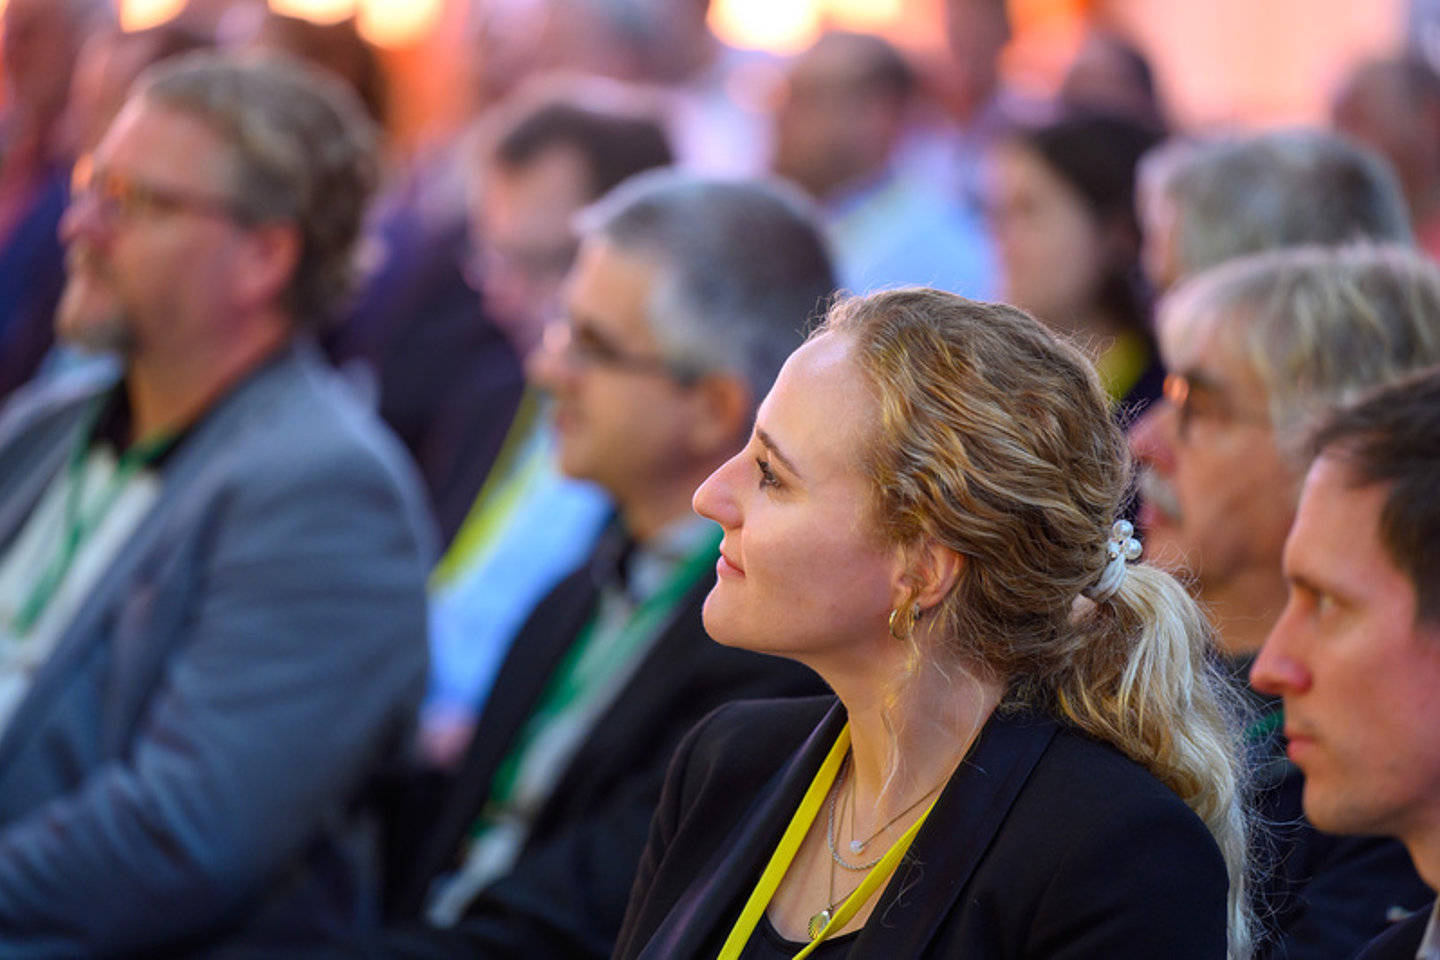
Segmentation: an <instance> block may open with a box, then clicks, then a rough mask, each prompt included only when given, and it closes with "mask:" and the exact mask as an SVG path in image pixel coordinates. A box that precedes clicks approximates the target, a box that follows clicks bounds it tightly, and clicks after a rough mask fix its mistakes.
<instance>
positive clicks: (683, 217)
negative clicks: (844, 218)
mask: <svg viewBox="0 0 1440 960" xmlns="http://www.w3.org/2000/svg"><path fill="white" fill-rule="evenodd" d="M578 225H579V228H580V233H581V236H582V237H583V238H591V237H595V238H600V239H603V240H605V241H607V242H609V243H611V244H614V245H615V247H617V248H618V249H621V250H624V251H626V252H627V253H630V254H634V255H636V256H640V257H643V258H645V259H647V260H649V261H650V262H652V263H654V264H655V265H656V266H657V267H658V268H659V279H658V281H657V283H656V284H655V289H654V291H653V292H652V295H651V298H650V304H649V308H648V310H649V316H648V317H647V320H648V322H649V325H650V330H651V333H652V334H654V336H655V339H656V342H657V343H658V344H659V345H660V349H661V351H662V352H663V354H664V355H665V357H666V359H667V360H669V362H670V364H671V365H672V367H674V368H675V369H677V370H679V371H681V372H684V373H687V374H690V375H695V376H699V375H703V374H706V373H715V372H723V373H730V374H734V375H738V376H740V377H742V378H744V380H745V381H746V382H747V383H748V384H749V385H750V388H751V390H752V391H753V393H754V398H755V402H757V403H758V402H759V399H760V398H761V397H762V396H764V395H765V393H766V392H767V391H768V390H769V389H770V385H771V384H772V383H773V382H774V380H775V375H776V374H777V373H778V372H779V370H780V367H781V365H782V364H783V363H784V362H785V358H786V357H788V356H789V355H790V354H791V352H792V351H794V350H795V348H796V347H798V346H799V345H800V343H801V340H802V338H803V337H804V334H805V331H806V329H807V328H808V326H809V325H810V322H811V321H812V320H813V319H817V318H818V317H819V316H820V314H821V313H823V311H824V309H825V307H826V306H827V302H828V300H829V297H830V295H831V293H832V292H833V291H834V289H835V274H834V269H833V267H832V265H831V260H830V256H829V252H828V250H827V248H826V245H825V241H824V239H823V237H822V232H821V227H820V225H819V220H818V219H817V216H816V214H815V211H814V208H813V206H812V205H811V204H810V202H809V201H808V200H806V199H805V198H804V197H803V196H801V195H800V194H799V193H798V192H797V191H795V190H794V189H793V188H789V187H786V186H784V185H782V184H779V183H775V182H768V181H758V180H750V181H743V180H715V179H707V178H701V177H697V176H695V175H693V174H688V173H684V172H681V171H677V170H655V171H650V172H647V173H642V174H640V175H638V176H635V177H632V178H630V179H629V180H627V181H625V182H624V183H622V184H620V186H619V187H617V188H616V189H615V190H613V191H611V192H610V193H609V194H607V195H606V196H605V197H603V198H602V199H601V200H600V201H599V202H597V203H596V204H594V205H593V206H591V207H588V208H587V209H585V210H584V211H582V212H581V214H580V216H579V222H578Z"/></svg>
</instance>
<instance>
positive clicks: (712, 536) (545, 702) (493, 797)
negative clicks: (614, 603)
mask: <svg viewBox="0 0 1440 960" xmlns="http://www.w3.org/2000/svg"><path fill="white" fill-rule="evenodd" d="M719 546H720V530H719V529H718V528H717V529H716V530H714V531H713V532H708V533H707V534H706V536H705V539H704V542H702V543H700V544H699V545H698V546H696V547H695V548H694V549H693V550H691V552H690V553H688V554H687V555H686V556H685V558H684V559H683V560H681V561H680V563H679V564H678V565H677V566H676V568H675V570H674V571H673V572H672V573H671V574H670V576H669V577H668V578H667V579H666V580H665V582H664V583H662V584H661V585H660V587H659V588H658V589H657V590H656V591H655V592H654V593H652V594H651V595H650V596H648V597H646V598H645V599H644V600H642V601H641V602H640V605H639V606H637V607H636V608H635V610H634V612H633V613H631V614H630V616H629V617H628V618H627V619H626V620H625V623H624V624H623V626H621V627H620V628H619V629H620V641H621V642H619V643H617V644H615V645H614V647H613V648H612V649H610V650H608V651H606V655H605V656H604V657H602V658H601V660H600V662H598V663H597V662H596V660H595V657H594V655H593V652H592V647H593V645H594V643H595V642H596V641H597V639H598V636H597V629H598V614H592V615H591V617H590V619H589V620H588V621H586V623H585V626H584V627H582V628H581V630H580V633H579V634H578V635H577V636H576V638H575V642H574V643H573V644H571V646H570V649H569V650H568V651H567V652H566V654H565V656H564V658H563V659H562V660H561V662H560V665H559V667H558V668H557V669H556V671H555V673H554V675H553V676H552V677H551V678H550V681H549V682H548V683H547V684H546V685H545V690H544V693H542V694H541V696H540V700H539V701H538V704H537V706H536V707H535V711H534V712H533V713H532V714H531V715H530V718H529V719H528V720H527V721H526V722H525V726H524V728H523V729H522V731H521V734H520V737H519V738H518V741H517V743H516V745H515V746H514V747H513V748H511V750H510V751H509V752H508V753H507V754H506V755H505V758H504V760H502V761H501V762H500V765H499V767H497V768H496V771H495V779H494V782H493V784H494V785H493V786H492V788H491V792H490V801H489V803H487V804H486V808H487V810H494V809H497V808H498V809H504V808H506V807H507V806H509V805H510V803H511V801H512V800H513V799H514V796H515V791H516V787H517V785H518V783H519V781H520V771H521V769H522V768H523V766H524V762H525V757H526V755H527V754H528V753H529V752H530V748H531V747H532V746H533V745H534V743H535V741H536V739H537V738H538V737H539V736H540V735H541V733H542V732H543V731H544V729H545V728H546V727H547V726H548V725H549V724H550V722H551V721H553V720H554V719H555V717H556V716H558V715H559V714H561V713H563V712H564V711H565V710H566V709H567V708H568V707H569V706H570V705H571V704H573V703H575V702H576V701H577V700H579V699H580V698H581V697H582V696H583V695H584V694H585V692H586V691H587V690H588V689H589V688H590V687H592V686H593V685H594V684H596V683H598V682H601V681H603V680H604V679H605V678H607V677H608V676H610V674H611V673H613V672H614V671H615V670H616V669H618V668H619V667H620V666H621V665H623V664H624V662H625V661H626V660H627V659H628V657H629V656H630V654H631V653H632V652H633V651H634V650H635V648H636V647H637V646H639V645H640V644H641V643H643V642H644V641H646V640H647V639H649V638H650V636H651V635H652V634H653V633H654V632H655V631H656V630H657V629H658V628H659V626H660V624H661V622H662V621H663V619H664V617H665V616H666V615H667V614H669V613H670V612H671V611H672V610H673V609H674V608H675V605H676V604H677V603H679V602H680V600H681V599H682V598H683V597H684V596H685V594H686V593H688V592H689V591H690V588H691V587H693V586H694V585H695V584H696V582H698V581H699V579H700V577H701V575H703V574H704V573H705V572H706V571H707V570H711V569H713V568H714V566H715V558H716V556H717V553H716V551H717V550H718V549H719ZM490 825H491V821H490V819H489V817H488V816H487V815H486V814H485V813H484V812H482V814H481V816H480V817H479V818H477V820H476V822H475V824H474V826H473V827H472V829H471V836H472V837H475V836H479V835H480V834H483V833H484V832H485V830H486V829H487V828H488V827H489V826H490Z"/></svg>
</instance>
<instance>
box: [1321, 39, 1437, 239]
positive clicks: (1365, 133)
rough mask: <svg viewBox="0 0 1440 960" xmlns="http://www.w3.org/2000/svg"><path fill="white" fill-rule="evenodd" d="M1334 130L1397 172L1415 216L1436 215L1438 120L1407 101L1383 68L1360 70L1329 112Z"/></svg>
mask: <svg viewBox="0 0 1440 960" xmlns="http://www.w3.org/2000/svg"><path fill="white" fill-rule="evenodd" d="M1331 118H1332V120H1333V121H1334V124H1335V129H1337V130H1338V131H1340V132H1341V133H1343V134H1345V135H1346V136H1348V137H1350V138H1352V139H1354V140H1355V141H1357V142H1359V143H1362V144H1364V145H1366V146H1368V147H1371V148H1372V149H1374V150H1375V151H1376V152H1378V153H1379V154H1380V155H1381V156H1383V157H1384V158H1385V159H1386V160H1388V161H1389V162H1390V165H1391V166H1392V167H1393V168H1394V170H1395V173H1396V174H1397V175H1398V176H1399V178H1400V183H1401V185H1402V186H1403V187H1404V190H1405V196H1406V198H1407V199H1408V200H1409V202H1410V204H1411V206H1412V209H1414V210H1415V212H1416V213H1419V214H1422V215H1424V214H1426V213H1428V212H1429V211H1430V210H1431V209H1433V204H1434V202H1435V197H1434V194H1435V191H1436V189H1437V176H1440V174H1437V172H1436V171H1437V168H1440V143H1437V142H1436V140H1437V128H1440V115H1437V111H1436V110H1435V109H1434V108H1430V109H1425V108H1424V107H1423V106H1421V105H1418V104H1416V103H1415V98H1413V97H1410V96H1407V95H1406V93H1405V90H1404V89H1403V87H1402V85H1401V83H1400V82H1399V78H1398V77H1396V76H1395V75H1394V74H1393V73H1392V72H1389V71H1387V70H1386V69H1385V68H1384V67H1380V66H1376V67H1372V68H1370V69H1368V70H1362V71H1361V72H1360V73H1359V74H1358V75H1357V76H1355V77H1354V78H1352V79H1351V81H1350V82H1349V83H1348V84H1347V85H1346V86H1345V88H1344V89H1343V90H1341V92H1340V95H1339V96H1337V97H1336V98H1335V103H1334V105H1333V107H1332V109H1331Z"/></svg>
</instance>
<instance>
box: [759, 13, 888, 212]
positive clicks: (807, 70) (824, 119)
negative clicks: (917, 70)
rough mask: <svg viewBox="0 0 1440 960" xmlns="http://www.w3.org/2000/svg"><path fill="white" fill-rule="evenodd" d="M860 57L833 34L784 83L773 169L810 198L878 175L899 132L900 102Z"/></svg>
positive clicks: (805, 56)
mask: <svg viewBox="0 0 1440 960" xmlns="http://www.w3.org/2000/svg"><path fill="white" fill-rule="evenodd" d="M862 53H863V52H862V51H857V50H856V49H855V45H854V44H852V43H851V42H850V39H849V38H846V37H842V36H835V35H831V36H827V37H825V38H823V39H821V40H820V41H819V42H817V43H816V44H815V46H813V47H811V48H810V49H809V50H808V51H806V52H805V53H804V54H802V55H801V57H800V59H799V60H797V61H796V62H795V63H794V65H793V66H792V67H791V69H790V72H789V74H788V76H787V78H786V84H785V87H784V94H783V96H782V97H781V100H780V106H779V109H778V110H777V111H776V114H775V154H774V158H773V162H772V166H773V168H774V170H775V172H776V173H778V174H779V175H781V176H782V177H787V178H789V179H790V180H793V181H794V182H795V183H797V184H799V185H800V186H801V187H802V188H803V189H804V190H805V191H806V192H808V193H809V194H810V195H811V196H814V197H817V198H821V199H824V198H825V197H826V196H828V195H829V194H831V193H833V192H834V191H836V190H839V189H841V188H844V187H848V186H851V185H853V184H855V183H857V182H859V181H862V180H864V179H865V178H867V177H874V176H878V175H879V174H880V173H881V171H882V170H884V168H885V163H886V161H887V160H888V158H889V155H890V150H891V148H892V146H893V144H894V142H895V138H896V136H897V135H898V131H899V125H900V114H901V107H900V104H899V102H898V100H897V98H896V97H895V96H894V95H892V94H889V93H886V92H884V91H882V90H877V89H876V87H875V84H874V82H873V81H871V80H869V79H868V78H867V72H868V68H867V66H866V64H865V63H864V62H863V61H862V60H861V59H860V57H861V55H862Z"/></svg>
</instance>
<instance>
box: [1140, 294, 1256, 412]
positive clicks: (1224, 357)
mask: <svg viewBox="0 0 1440 960" xmlns="http://www.w3.org/2000/svg"><path fill="white" fill-rule="evenodd" d="M1159 339H1160V353H1161V357H1162V359H1163V360H1164V361H1165V366H1166V367H1167V368H1168V369H1170V370H1173V371H1175V372H1176V373H1180V374H1183V375H1184V376H1185V377H1186V378H1187V379H1189V380H1190V383H1191V386H1192V387H1200V388H1203V389H1208V390H1212V391H1216V392H1230V391H1234V390H1239V389H1243V388H1244V386H1245V385H1247V384H1251V383H1253V382H1254V381H1255V379H1256V377H1255V372H1254V370H1253V369H1252V368H1251V366H1250V364H1249V362H1248V361H1247V360H1246V357H1245V353H1244V350H1243V345H1242V343H1241V338H1240V334H1239V330H1238V325H1237V324H1236V323H1234V322H1233V321H1232V318H1231V317H1229V316H1227V315H1226V314H1225V313H1224V312H1223V311H1219V310H1173V311H1169V312H1167V313H1165V314H1162V321H1161V324H1160V328H1159Z"/></svg>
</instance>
